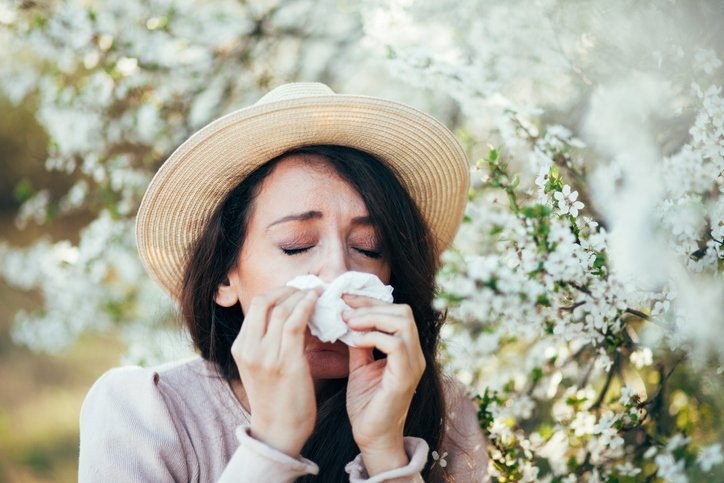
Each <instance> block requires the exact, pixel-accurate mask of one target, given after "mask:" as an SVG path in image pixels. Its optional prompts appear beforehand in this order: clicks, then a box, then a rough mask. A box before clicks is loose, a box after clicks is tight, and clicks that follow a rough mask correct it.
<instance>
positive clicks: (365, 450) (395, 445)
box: [360, 438, 410, 476]
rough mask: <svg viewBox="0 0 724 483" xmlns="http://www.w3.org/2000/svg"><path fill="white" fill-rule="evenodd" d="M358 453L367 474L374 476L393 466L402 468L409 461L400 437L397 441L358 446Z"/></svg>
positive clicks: (393, 467)
mask: <svg viewBox="0 0 724 483" xmlns="http://www.w3.org/2000/svg"><path fill="white" fill-rule="evenodd" d="M360 454H361V455H362V461H364V464H365V468H366V469H367V474H368V475H369V476H375V475H377V474H379V473H383V472H385V471H389V470H392V469H395V468H402V467H403V466H407V464H409V462H410V458H409V457H408V456H407V453H406V452H405V446H404V441H403V439H402V438H400V439H399V441H398V442H385V443H379V444H376V445H371V446H366V447H360Z"/></svg>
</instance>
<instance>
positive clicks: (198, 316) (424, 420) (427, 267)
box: [180, 145, 447, 482]
mask: <svg viewBox="0 0 724 483" xmlns="http://www.w3.org/2000/svg"><path fill="white" fill-rule="evenodd" d="M290 154H309V155H316V156H320V157H322V158H323V159H325V160H326V161H328V163H329V165H331V166H332V168H333V169H334V170H335V172H336V173H337V174H338V175H339V176H340V177H341V178H342V179H344V180H345V181H347V182H348V183H349V184H350V185H351V186H352V187H353V188H354V189H355V190H356V191H357V192H358V193H359V194H360V196H361V197H362V199H363V201H364V203H365V205H366V207H367V211H368V213H369V216H370V218H371V220H372V222H373V223H374V225H375V226H376V227H377V230H378V233H379V236H380V238H381V241H382V246H383V247H384V256H385V257H386V260H387V261H388V263H389V266H390V272H391V278H390V284H391V285H392V286H393V287H394V292H393V296H394V302H395V303H404V304H408V305H409V306H410V307H411V309H412V312H413V314H414V317H415V322H416V323H417V328H418V333H419V335H420V345H421V347H422V352H423V354H424V356H425V362H426V368H425V371H424V373H423V375H422V378H421V379H420V382H419V384H418V386H417V390H416V392H415V394H414V396H413V398H412V402H411V404H410V409H409V411H408V414H407V419H406V422H405V430H404V434H405V436H417V437H420V438H422V439H424V440H425V441H427V443H428V445H429V446H430V449H431V450H432V449H438V448H440V444H441V442H442V438H443V433H444V430H443V428H445V423H446V415H445V401H444V393H443V387H442V379H441V370H440V366H439V364H438V361H437V351H438V343H439V333H440V326H441V325H442V319H443V318H442V316H441V314H440V313H439V312H437V311H435V310H434V309H433V307H432V301H433V296H434V292H435V273H436V271H437V268H438V267H437V263H438V261H437V257H436V256H435V252H434V244H433V241H432V236H431V234H430V232H429V230H428V228H427V225H426V224H425V222H424V221H423V218H422V215H421V214H420V212H419V210H418V209H417V206H416V205H415V203H414V201H413V200H412V199H411V198H410V196H409V194H408V193H407V191H406V190H405V189H404V187H403V186H402V185H401V184H400V182H399V181H398V179H397V178H396V177H395V175H394V173H393V172H392V171H391V170H390V169H389V168H387V167H386V166H385V165H384V164H383V163H382V162H381V161H379V160H378V159H377V158H375V157H374V156H371V155H370V154H368V153H365V152H362V151H359V150H357V149H354V148H349V147H342V146H327V145H318V146H306V147H301V148H297V149H294V150H292V151H288V152H286V153H284V154H282V155H281V156H278V157H276V158H274V159H272V160H271V161H269V162H268V163H266V164H264V165H263V166H261V167H260V168H258V169H256V170H255V171H254V172H253V173H252V174H251V175H249V176H248V177H247V178H245V179H244V180H243V181H242V182H241V183H240V184H239V185H238V186H237V187H236V188H234V189H233V190H232V191H231V192H230V193H229V194H228V196H227V197H226V198H225V199H224V201H223V202H222V203H221V204H220V206H219V208H218V209H217V210H216V211H215V212H214V214H213V215H212V217H211V219H210V220H209V222H208V224H207V226H206V228H205V229H204V231H203V232H202V234H201V235H200V237H199V238H198V240H197V242H196V244H195V246H194V247H193V248H192V250H191V251H190V256H189V259H188V262H187V265H186V271H185V274H184V281H183V288H182V292H181V297H180V303H181V314H182V317H183V320H184V322H185V324H186V326H187V327H188V329H189V331H190V334H191V337H192V340H193V342H194V345H195V346H196V348H197V349H198V350H199V351H200V353H201V356H202V357H203V358H204V359H207V360H209V361H212V362H214V363H216V364H217V366H218V368H219V371H220V372H221V374H222V375H223V377H224V378H225V379H226V380H227V381H231V380H233V379H238V378H239V372H238V369H237V367H236V363H235V362H234V360H233V358H232V356H231V345H232V343H233V342H234V339H235V338H236V336H237V335H238V333H239V329H240V327H241V324H242V323H243V320H244V314H243V313H242V310H241V307H240V305H239V304H236V305H235V306H233V307H222V306H219V305H217V304H216V303H215V302H214V295H215V293H216V290H217V287H218V285H219V284H221V283H223V281H224V280H225V278H226V276H227V273H228V272H229V271H230V270H231V269H232V267H234V266H235V265H236V263H237V262H238V255H239V253H240V251H241V246H242V243H243V241H244V237H245V234H246V228H247V224H248V220H249V217H250V214H251V210H252V207H253V203H254V199H255V197H256V195H257V194H258V190H259V187H260V186H261V183H262V181H263V180H264V179H265V178H266V177H267V176H268V175H269V174H270V173H271V172H272V171H273V169H274V167H275V166H276V164H277V163H278V162H279V161H280V160H281V159H283V158H284V157H286V156H288V155H290ZM374 353H375V358H376V359H379V358H380V357H384V354H382V353H381V352H379V351H377V350H375V351H374ZM346 389H347V379H346V378H344V379H338V380H334V381H330V383H329V384H328V388H327V389H326V390H325V391H326V394H325V395H323V396H324V397H320V401H323V402H321V403H320V404H319V406H318V408H317V420H316V421H317V422H316V425H315V427H314V432H313V433H312V435H311V436H310V438H309V440H308V441H307V442H306V444H305V445H304V447H303V448H302V451H301V454H302V455H303V456H305V457H307V458H309V459H311V460H312V461H314V462H315V463H317V464H318V465H319V468H320V470H319V475H318V476H312V475H306V476H304V477H301V478H299V479H297V481H298V482H306V481H330V482H338V481H346V480H347V479H348V478H349V476H348V475H347V474H346V472H345V471H344V466H345V464H346V463H348V462H349V461H351V460H352V459H353V458H354V457H355V456H356V455H357V454H358V453H359V448H358V447H357V445H356V444H355V441H354V439H353V437H352V428H351V425H350V422H349V417H348V415H347V409H346ZM431 463H432V461H431V458H430V457H429V458H428V464H427V465H425V468H424V470H423V471H422V476H423V478H424V479H425V481H435V482H437V481H446V480H447V478H446V477H445V475H444V474H443V473H444V470H443V468H441V467H440V465H435V467H434V468H432V469H431V468H430V466H431Z"/></svg>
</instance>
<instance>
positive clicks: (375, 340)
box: [355, 331, 417, 383]
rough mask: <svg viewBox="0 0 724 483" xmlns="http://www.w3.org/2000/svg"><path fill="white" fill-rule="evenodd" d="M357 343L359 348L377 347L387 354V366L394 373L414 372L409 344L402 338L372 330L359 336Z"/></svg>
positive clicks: (399, 374)
mask: <svg viewBox="0 0 724 483" xmlns="http://www.w3.org/2000/svg"><path fill="white" fill-rule="evenodd" d="M355 343H356V344H357V347H359V348H364V347H376V348H377V349H379V350H381V351H382V352H384V353H385V354H387V366H388V367H389V368H390V370H391V371H392V373H393V374H396V375H398V376H402V375H404V374H411V373H412V367H413V364H412V361H411V360H410V355H409V353H408V351H407V345H406V344H405V342H404V341H403V340H402V339H401V338H399V337H396V336H393V335H388V334H383V333H382V332H376V331H372V332H366V333H364V334H360V335H359V336H357V337H356V338H355ZM415 383H417V381H415Z"/></svg>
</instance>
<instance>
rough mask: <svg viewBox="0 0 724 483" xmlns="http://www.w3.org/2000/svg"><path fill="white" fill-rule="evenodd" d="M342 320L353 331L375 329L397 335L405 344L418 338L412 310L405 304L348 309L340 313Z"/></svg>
mask: <svg viewBox="0 0 724 483" xmlns="http://www.w3.org/2000/svg"><path fill="white" fill-rule="evenodd" d="M342 319H343V320H344V321H345V322H347V324H348V325H349V327H350V328H351V329H353V330H365V329H376V330H379V331H381V332H385V333H388V334H398V335H400V336H402V337H403V338H404V339H405V341H407V342H412V341H413V340H415V339H418V338H419V335H418V330H417V325H416V324H415V319H414V316H413V314H412V309H411V308H410V306H408V305H405V304H388V305H384V306H376V307H361V308H357V309H349V310H345V311H343V312H342Z"/></svg>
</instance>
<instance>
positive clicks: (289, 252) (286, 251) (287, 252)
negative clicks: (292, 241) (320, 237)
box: [281, 247, 312, 255]
mask: <svg viewBox="0 0 724 483" xmlns="http://www.w3.org/2000/svg"><path fill="white" fill-rule="evenodd" d="M310 248H312V247H302V248H281V251H283V252H284V254H285V255H298V254H299V253H304V252H306V251H307V250H309V249H310Z"/></svg>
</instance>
